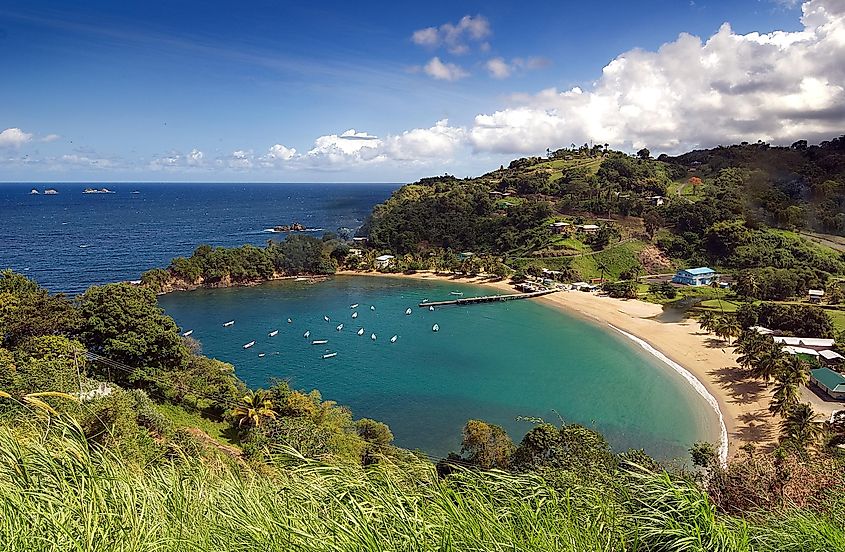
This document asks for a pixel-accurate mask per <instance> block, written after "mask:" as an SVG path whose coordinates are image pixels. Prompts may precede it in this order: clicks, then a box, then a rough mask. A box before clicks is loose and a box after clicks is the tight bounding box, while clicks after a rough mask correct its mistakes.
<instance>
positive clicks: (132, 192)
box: [129, 190, 141, 194]
mask: <svg viewBox="0 0 845 552" xmlns="http://www.w3.org/2000/svg"><path fill="white" fill-rule="evenodd" d="M129 193H130V194H140V193H141V192H139V191H138V190H132V191H131V192H129Z"/></svg>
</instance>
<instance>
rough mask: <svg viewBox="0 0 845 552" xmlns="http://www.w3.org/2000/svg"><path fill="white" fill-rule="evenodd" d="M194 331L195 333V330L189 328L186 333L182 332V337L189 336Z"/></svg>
mask: <svg viewBox="0 0 845 552" xmlns="http://www.w3.org/2000/svg"><path fill="white" fill-rule="evenodd" d="M192 333H194V330H188V331H187V332H185V333H183V334H182V337H188V336H189V335H191V334H192Z"/></svg>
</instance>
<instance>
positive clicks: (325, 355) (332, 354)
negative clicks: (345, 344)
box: [323, 353, 337, 358]
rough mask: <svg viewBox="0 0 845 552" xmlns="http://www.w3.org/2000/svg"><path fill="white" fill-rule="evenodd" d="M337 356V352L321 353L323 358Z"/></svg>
mask: <svg viewBox="0 0 845 552" xmlns="http://www.w3.org/2000/svg"><path fill="white" fill-rule="evenodd" d="M336 356H337V353H326V354H324V355H323V358H334V357H336Z"/></svg>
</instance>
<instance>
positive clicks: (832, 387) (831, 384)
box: [810, 368, 845, 401]
mask: <svg viewBox="0 0 845 552" xmlns="http://www.w3.org/2000/svg"><path fill="white" fill-rule="evenodd" d="M810 384H811V385H813V386H815V387H816V388H818V389H820V390H821V391H823V392H824V393H825V394H826V395H827V396H828V397H830V398H831V399H836V400H840V401H841V400H845V376H843V375H842V374H840V373H839V372H834V371H833V370H831V369H830V368H816V369H815V370H810Z"/></svg>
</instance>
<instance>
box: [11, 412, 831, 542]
mask: <svg viewBox="0 0 845 552" xmlns="http://www.w3.org/2000/svg"><path fill="white" fill-rule="evenodd" d="M287 454H288V457H287V461H286V463H285V465H279V466H277V469H274V470H271V471H272V473H271V474H269V475H268V474H263V475H259V474H257V473H253V472H248V471H244V470H238V469H232V468H229V467H225V466H223V465H220V466H216V467H215V466H212V465H209V464H207V463H202V462H199V461H196V460H192V459H190V458H185V459H183V460H181V461H174V462H167V463H164V464H162V465H156V466H150V467H146V468H143V469H141V468H138V467H135V466H132V465H127V464H126V463H124V462H123V461H122V460H121V459H119V458H117V457H114V456H112V455H111V454H110V453H109V452H107V451H104V450H102V449H100V448H97V447H93V446H90V445H89V444H87V443H86V442H85V439H84V437H83V436H82V435H81V433H80V432H79V430H78V429H77V428H76V427H75V426H74V425H73V424H63V425H62V424H60V425H59V426H58V427H57V428H55V429H54V430H52V431H50V432H48V433H40V434H39V433H27V436H26V437H22V436H21V432H17V433H13V432H12V431H11V430H10V429H8V428H3V429H0V543H2V545H3V549H4V550H20V551H42V550H44V551H47V550H50V551H59V550H61V551H68V550H71V551H74V550H75V551H95V550H102V551H127V552H128V551H141V550H144V551H171V550H172V551H179V552H190V551H214V552H220V551H230V550H232V551H241V550H243V551H247V550H249V551H250V552H253V551H265V550H267V551H270V550H272V551H275V550H279V551H288V550H290V551H300V550H301V551H362V550H364V551H383V550H396V551H400V550H401V551H417V550H419V551H422V550H444V551H445V550H466V551H488V550H502V551H505V550H508V551H528V550H537V551H547V550H561V551H603V552H611V551H637V550H649V551H650V550H655V551H656V550H661V551H663V550H678V551H682V550H683V551H686V550H701V551H711V550H712V551H717V550H726V551H727V550H766V551H768V550H813V551H816V550H819V551H820V550H837V549H843V548H841V544H842V543H843V542H845V541H843V529H842V527H843V525H842V519H836V520H834V519H822V518H819V517H816V516H811V515H810V514H807V513H798V514H796V515H795V516H791V517H789V516H785V517H783V518H781V519H778V520H776V521H775V522H774V523H773V524H772V525H771V526H758V525H754V526H749V525H747V524H745V523H743V522H739V521H736V520H733V519H729V518H726V519H720V517H719V516H717V514H716V513H715V511H714V509H713V507H712V505H710V503H709V501H708V500H707V497H706V496H705V495H703V494H702V493H701V492H700V491H698V490H697V488H695V487H694V486H693V485H691V484H681V483H677V482H674V481H672V480H671V479H669V478H668V477H661V476H655V475H652V474H645V473H641V474H637V475H636V476H633V477H631V478H630V479H626V480H625V483H624V485H621V487H622V488H624V491H623V492H619V493H617V492H615V491H612V490H608V489H596V488H590V487H581V488H572V489H570V490H568V491H559V490H557V489H555V488H553V487H552V486H550V485H549V484H548V483H546V482H545V481H544V480H543V479H542V478H540V477H538V476H535V475H513V474H505V473H500V472H492V473H485V474H477V473H473V472H469V471H465V472H460V473H458V474H456V475H454V476H452V477H450V478H449V479H447V480H441V479H438V477H437V476H436V473H435V471H434V469H433V467H432V466H431V465H429V464H426V463H423V462H411V463H409V464H403V465H401V466H397V465H394V464H391V463H389V462H387V461H385V462H382V463H380V464H378V465H375V466H371V467H368V468H365V469H364V468H359V467H354V466H327V465H323V464H318V463H315V462H311V461H308V460H305V459H303V458H301V457H297V456H296V454H295V453H294V452H293V451H287ZM820 524H822V527H823V528H821V529H820V528H819V527H820ZM811 540H812V541H813V544H812V546H810V544H809V542H810V541H811ZM837 547H839V548H837Z"/></svg>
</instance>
